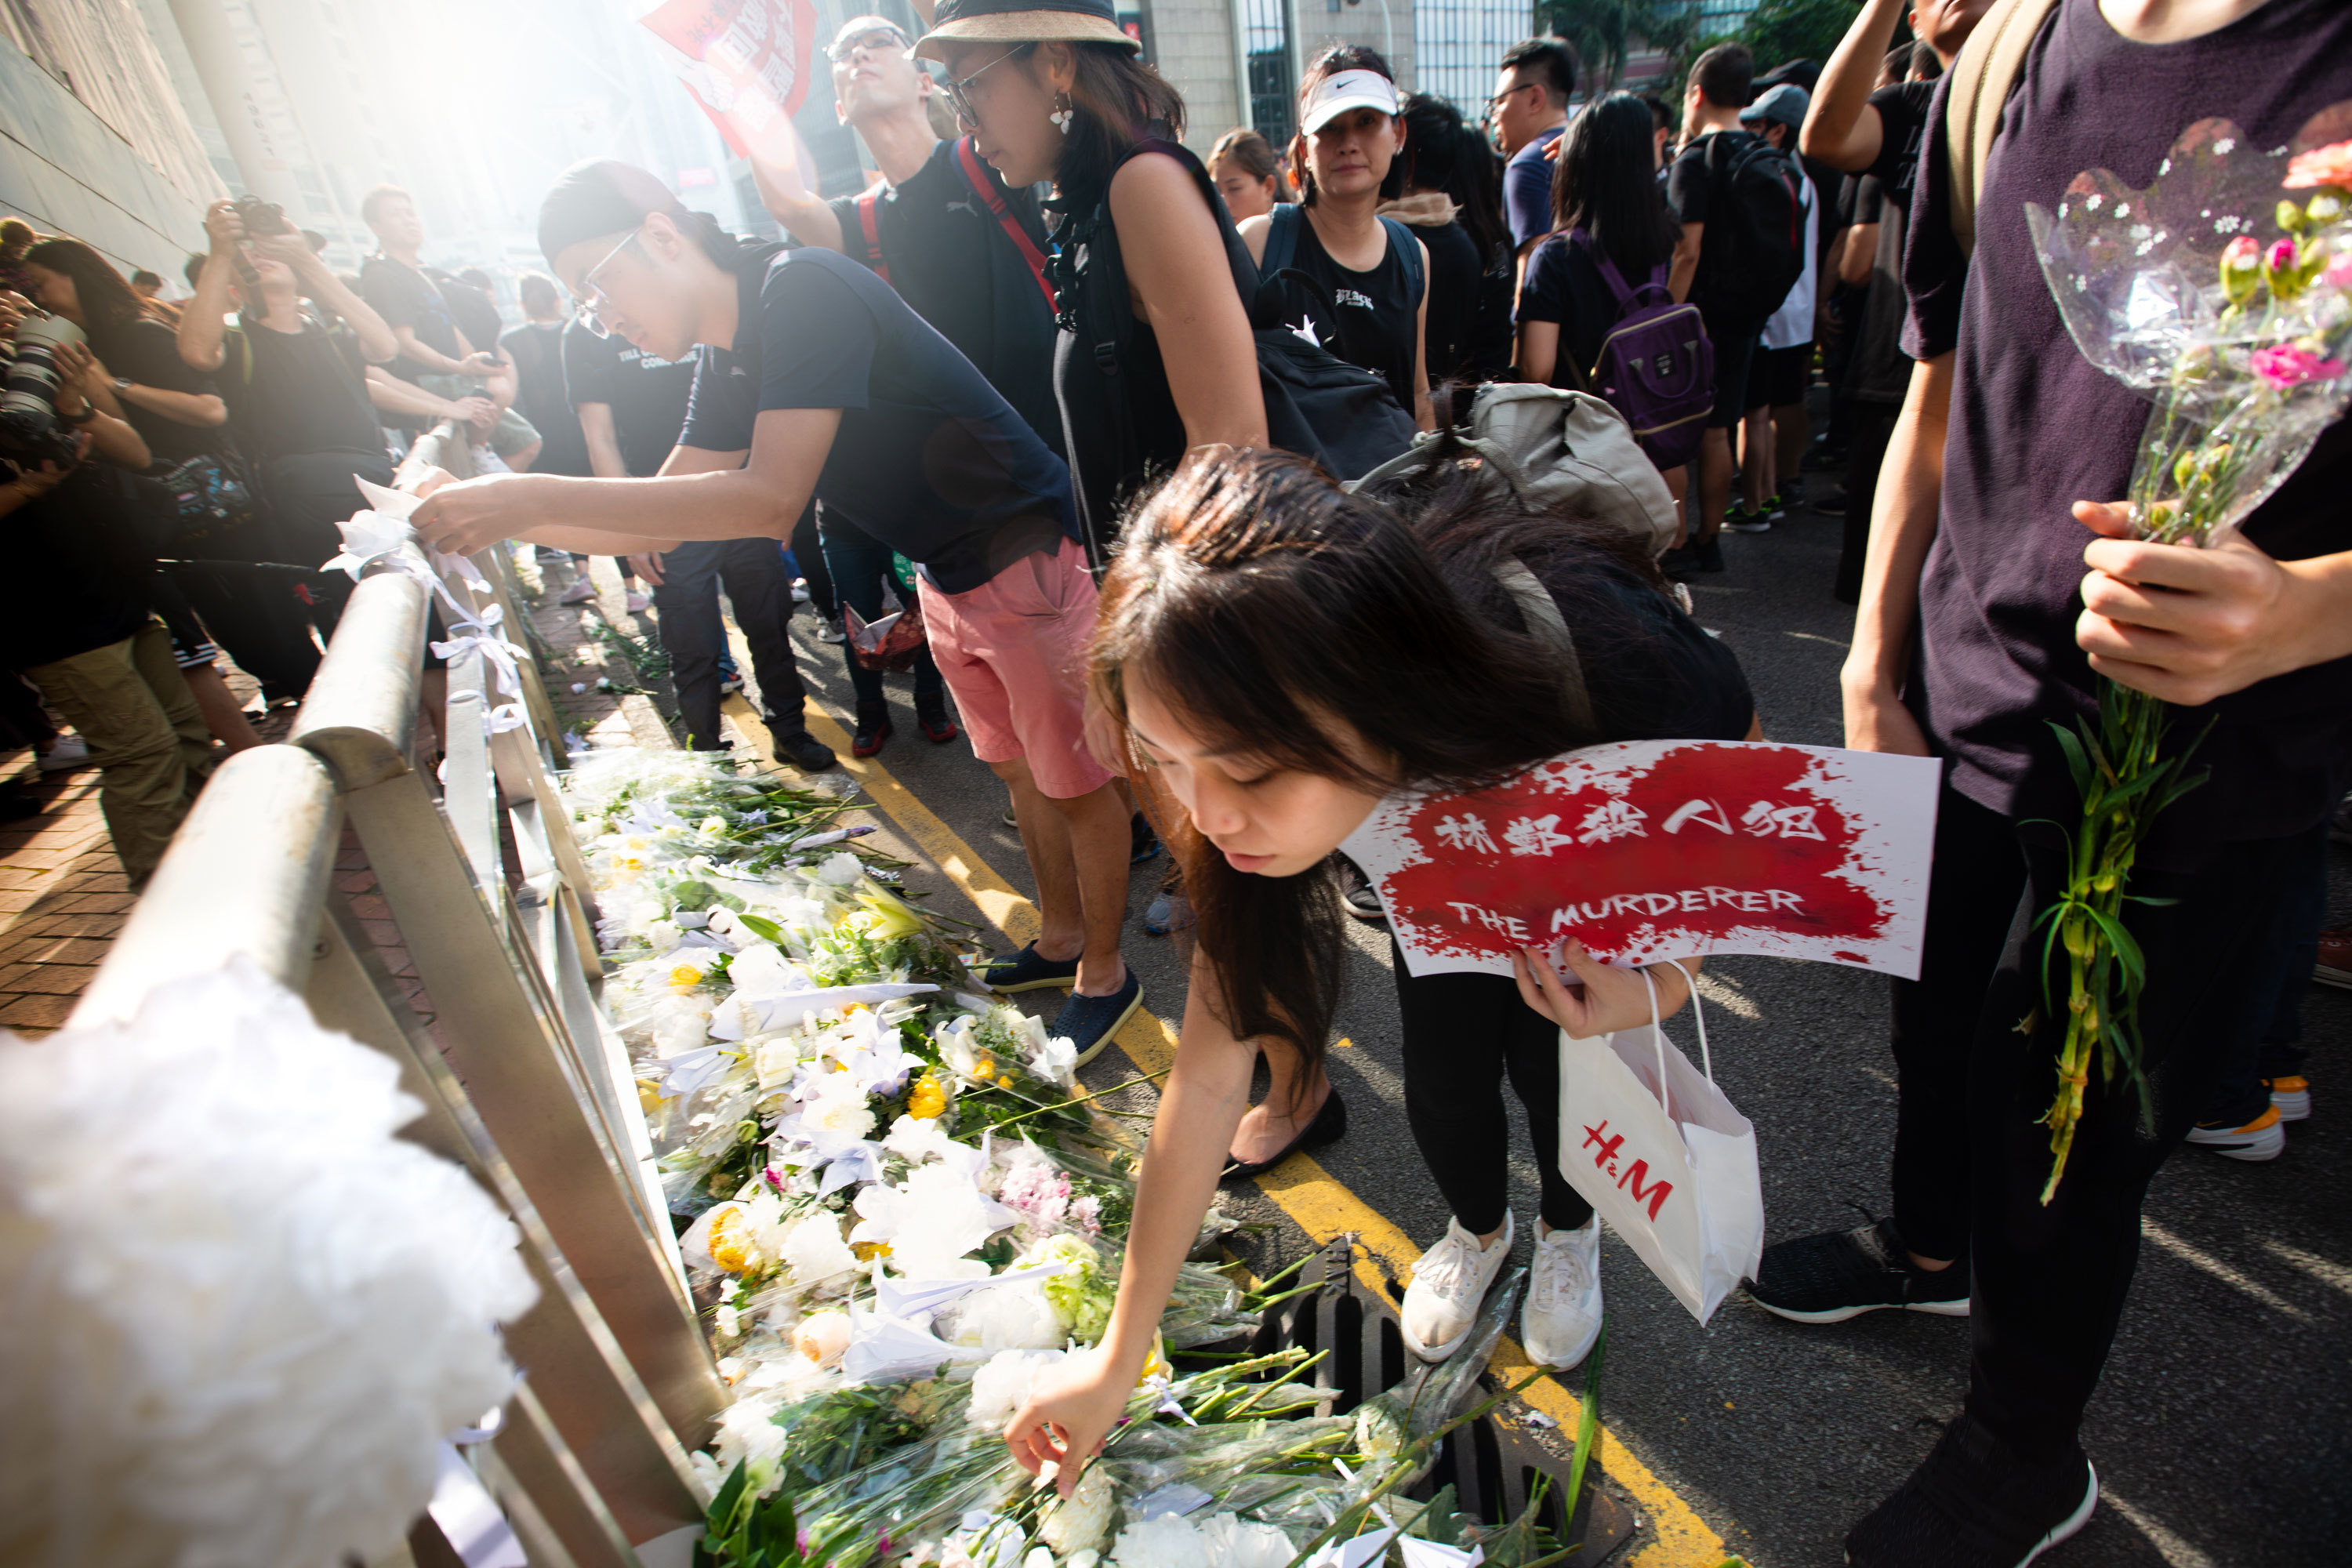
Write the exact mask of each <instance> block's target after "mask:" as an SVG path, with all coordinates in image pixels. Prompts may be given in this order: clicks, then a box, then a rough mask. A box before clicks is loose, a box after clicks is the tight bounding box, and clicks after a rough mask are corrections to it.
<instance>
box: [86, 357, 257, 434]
mask: <svg viewBox="0 0 2352 1568" xmlns="http://www.w3.org/2000/svg"><path fill="white" fill-rule="evenodd" d="M98 374H100V376H103V377H105V378H106V381H107V384H108V388H109V391H110V393H111V395H99V396H93V397H92V398H91V399H90V401H91V402H93V403H95V404H97V405H99V406H100V408H103V409H105V410H106V412H108V413H109V414H117V413H120V411H121V405H123V404H125V403H127V404H129V405H131V407H133V408H143V409H145V410H146V411H147V412H148V413H150V414H155V415H160V416H163V418H165V419H169V420H170V421H171V422H172V423H173V424H174V425H193V426H197V427H198V428H200V429H202V428H208V427H210V426H218V425H226V424H227V423H228V405H227V404H226V403H223V402H222V401H221V398H220V394H219V393H217V392H166V391H165V390H164V389H163V388H162V387H160V386H148V385H145V384H142V383H140V382H135V381H134V382H131V384H129V385H127V386H116V385H114V384H113V376H112V375H111V374H110V373H109V372H108V370H107V369H106V367H105V365H104V364H102V363H101V364H100V365H99V367H98ZM110 404H111V405H113V406H111V407H109V406H108V405H110Z"/></svg>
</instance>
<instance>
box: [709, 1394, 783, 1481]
mask: <svg viewBox="0 0 2352 1568" xmlns="http://www.w3.org/2000/svg"><path fill="white" fill-rule="evenodd" d="M783 1403H784V1394H783V1391H782V1389H768V1390H762V1391H760V1392H756V1393H751V1394H745V1395H744V1396H743V1397H742V1398H740V1399H738V1400H737V1401H736V1402H735V1403H734V1404H732V1405H729V1406H728V1407H727V1409H726V1411H725V1412H724V1413H723V1414H722V1415H720V1416H719V1430H718V1432H717V1433H716V1434H715V1436H713V1439H712V1441H711V1445H710V1447H711V1448H712V1450H713V1451H714V1452H715V1453H716V1454H717V1455H718V1456H719V1466H720V1468H723V1469H728V1470H732V1469H733V1468H735V1467H736V1466H737V1465H739V1464H740V1463H742V1462H743V1461H744V1460H746V1459H749V1460H751V1461H752V1462H753V1463H755V1464H757V1463H761V1462H762V1461H766V1462H769V1463H772V1462H774V1461H775V1460H777V1459H780V1458H782V1457H783V1452H784V1439H785V1433H784V1429H783V1428H782V1427H781V1426H777V1425H776V1412H777V1411H778V1410H779V1409H781V1408H782V1405H783Z"/></svg>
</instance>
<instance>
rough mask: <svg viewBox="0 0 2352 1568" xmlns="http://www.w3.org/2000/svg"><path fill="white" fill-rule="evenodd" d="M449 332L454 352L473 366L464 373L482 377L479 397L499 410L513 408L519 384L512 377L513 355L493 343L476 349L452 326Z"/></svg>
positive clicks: (462, 332)
mask: <svg viewBox="0 0 2352 1568" xmlns="http://www.w3.org/2000/svg"><path fill="white" fill-rule="evenodd" d="M449 331H450V332H451V333H452V334H453V335H454V336H455V337H456V338H457V352H458V353H461V354H464V355H465V356H466V360H465V363H467V364H469V365H473V366H475V367H476V368H475V369H473V370H471V371H468V372H467V374H469V375H478V376H480V377H481V378H482V395H483V396H484V397H487V398H488V399H489V400H490V401H491V402H492V403H493V404H495V405H498V406H499V407H500V408H512V407H513V406H514V400H515V393H516V392H517V391H518V390H519V389H520V386H521V382H520V380H518V379H517V377H516V375H515V365H514V356H513V355H511V354H509V353H507V351H506V350H504V349H502V348H500V347H499V345H498V344H496V343H492V344H491V345H490V346H489V347H488V348H486V349H480V350H477V349H476V348H475V347H474V345H473V343H472V342H469V341H467V337H466V334H465V332H464V331H461V330H460V329H459V328H457V326H455V325H453V326H451V327H450V329H449Z"/></svg>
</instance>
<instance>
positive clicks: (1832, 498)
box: [1813, 485, 1846, 517]
mask: <svg viewBox="0 0 2352 1568" xmlns="http://www.w3.org/2000/svg"><path fill="white" fill-rule="evenodd" d="M1845 505H1846V497H1845V487H1844V486H1843V485H1840V486H1839V487H1838V488H1837V489H1833V490H1832V491H1831V492H1830V493H1829V494H1827V495H1825V496H1823V497H1822V499H1821V500H1817V501H1815V502H1814V503H1813V510H1815V511H1817V512H1820V513H1821V514H1822V516H1823V517H1843V516H1844V515H1845Z"/></svg>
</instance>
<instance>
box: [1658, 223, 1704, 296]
mask: <svg viewBox="0 0 2352 1568" xmlns="http://www.w3.org/2000/svg"><path fill="white" fill-rule="evenodd" d="M1704 237H1706V225H1705V224H1703V223H1686V224H1685V225H1683V237H1681V238H1680V239H1678V240H1676V241H1675V258H1674V261H1673V263H1672V265H1670V266H1669V267H1668V268H1666V291H1667V292H1668V293H1670V294H1672V295H1673V296H1674V297H1675V304H1677V305H1679V304H1681V303H1682V302H1683V301H1684V300H1688V299H1689V298H1690V291H1691V279H1694V278H1696V277H1697V276H1698V247H1699V241H1700V240H1701V239H1703V238H1704Z"/></svg>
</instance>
